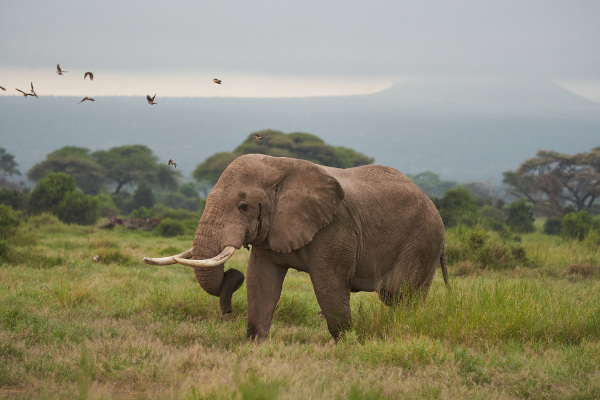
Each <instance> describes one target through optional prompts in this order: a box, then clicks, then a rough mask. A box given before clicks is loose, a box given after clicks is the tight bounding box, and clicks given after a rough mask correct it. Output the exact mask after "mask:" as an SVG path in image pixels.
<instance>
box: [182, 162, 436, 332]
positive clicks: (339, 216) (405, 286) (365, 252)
mask: <svg viewBox="0 0 600 400" xmlns="http://www.w3.org/2000/svg"><path fill="white" fill-rule="evenodd" d="M247 244H250V245H252V252H251V254H250V260H249V262H248V270H247V277H246V282H247V293H248V331H247V338H248V339H249V340H253V339H260V338H265V337H266V336H267V335H268V333H269V328H270V326H271V320H272V318H273V313H274V311H275V306H276V305H277V302H278V300H279V298H280V296H281V288H282V284H283V279H284V278H285V275H286V273H287V270H288V269H289V268H294V269H296V270H299V271H304V272H307V273H308V274H309V275H310V279H311V281H312V284H313V287H314V290H315V294H316V296H317V301H318V302H319V305H320V307H321V310H322V313H323V316H324V317H325V319H326V320H327V327H328V328H329V332H330V333H331V335H332V336H333V337H334V338H335V339H336V340H337V339H338V337H339V335H340V334H341V333H343V332H344V331H345V330H347V329H348V328H349V327H350V325H351V315H350V292H356V291H376V292H377V293H378V294H379V298H380V299H381V301H383V302H384V303H385V304H387V305H392V304H394V303H398V302H399V301H400V300H401V299H402V298H403V297H405V296H407V295H413V294H420V295H422V297H423V298H425V297H426V296H427V292H428V290H429V286H430V285H431V282H432V280H433V276H434V274H435V270H436V267H437V265H438V263H441V265H442V271H443V275H444V280H445V281H446V283H447V270H446V262H445V256H444V225H443V223H442V220H441V218H440V215H439V213H438V212H437V210H436V208H435V206H434V205H433V203H432V202H431V201H430V200H429V198H428V197H427V196H426V195H425V194H424V193H423V192H422V191H421V190H420V189H419V188H418V187H417V186H416V185H415V184H413V183H412V182H411V181H410V180H409V179H408V178H406V177H405V176H404V175H403V174H401V173H400V172H398V171H396V170H394V169H392V168H388V167H384V166H379V165H369V166H363V167H357V168H350V169H337V168H329V167H323V166H319V165H316V164H313V163H311V162H308V161H304V160H297V159H291V158H282V157H281V158H280V157H270V156H265V155H258V154H249V155H244V156H241V157H239V158H237V159H236V160H234V161H233V162H232V163H231V164H230V165H229V166H228V167H227V169H226V170H225V171H224V172H223V174H222V175H221V177H220V179H219V181H218V182H217V184H216V186H215V187H214V189H213V190H212V191H211V192H210V194H209V196H208V199H207V201H206V208H205V209H204V213H203V214H202V217H201V218H200V222H199V225H198V229H197V231H196V236H195V238H194V245H193V252H192V259H206V258H210V257H213V256H215V255H217V254H219V253H220V252H221V250H223V248H225V246H229V245H230V246H234V247H235V248H238V249H239V248H240V247H242V246H243V245H247ZM194 271H195V274H196V277H197V279H198V281H199V282H200V284H201V285H202V287H203V288H204V289H205V290H206V291H207V292H209V293H211V294H213V295H215V296H219V297H221V311H222V312H224V313H226V312H230V311H231V296H232V294H233V292H234V291H235V290H237V289H238V288H239V287H240V286H241V284H242V282H243V280H244V276H243V275H242V274H241V273H240V272H239V271H237V270H235V269H229V270H228V271H227V272H225V274H224V275H223V266H218V267H203V268H197V267H195V268H194Z"/></svg>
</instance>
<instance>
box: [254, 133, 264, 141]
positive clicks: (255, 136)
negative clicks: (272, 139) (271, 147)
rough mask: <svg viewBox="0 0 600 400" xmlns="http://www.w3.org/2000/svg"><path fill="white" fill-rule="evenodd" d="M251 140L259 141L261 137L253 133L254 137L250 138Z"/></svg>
mask: <svg viewBox="0 0 600 400" xmlns="http://www.w3.org/2000/svg"><path fill="white" fill-rule="evenodd" d="M252 138H253V139H256V140H261V139H262V136H260V135H259V134H258V133H255V134H254V136H252Z"/></svg>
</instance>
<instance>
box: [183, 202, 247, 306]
mask: <svg viewBox="0 0 600 400" xmlns="http://www.w3.org/2000/svg"><path fill="white" fill-rule="evenodd" d="M207 211H208V210H205V212H204V213H203V215H202V217H201V219H200V223H199V224H198V228H197V229H196V235H195V237H194V246H193V247H192V257H191V258H192V260H189V261H191V263H185V264H186V265H190V266H192V267H193V268H194V274H195V275H196V280H197V281H198V283H199V284H200V286H201V287H202V289H204V290H205V291H206V292H207V293H208V294H211V295H213V296H217V297H219V298H220V303H221V304H220V305H221V312H222V313H223V314H226V313H230V312H231V310H232V307H231V298H232V296H233V293H234V292H235V291H236V290H238V289H239V288H240V286H242V283H243V282H244V275H243V274H242V273H241V272H240V271H238V270H236V269H233V268H230V269H229V270H227V271H225V268H224V263H225V261H227V260H228V259H229V258H230V257H231V256H232V255H233V252H234V251H235V247H233V246H226V247H225V248H221V247H220V246H221V243H222V242H223V240H222V238H221V235H222V230H223V226H222V225H223V222H222V221H223V218H222V216H219V215H215V214H213V213H211V212H207ZM208 259H210V260H211V261H212V262H207V263H206V264H205V265H206V266H204V265H203V266H198V265H195V264H196V263H195V261H200V260H203V261H208ZM176 261H178V262H180V261H182V262H185V261H186V260H176Z"/></svg>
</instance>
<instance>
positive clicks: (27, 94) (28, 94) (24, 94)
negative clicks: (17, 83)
mask: <svg viewBox="0 0 600 400" xmlns="http://www.w3.org/2000/svg"><path fill="white" fill-rule="evenodd" d="M15 89H17V88H15ZM17 90H18V91H19V92H21V93H23V96H25V98H27V96H33V94H31V93H26V92H24V91H22V90H21V89H17Z"/></svg>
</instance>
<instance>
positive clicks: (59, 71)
mask: <svg viewBox="0 0 600 400" xmlns="http://www.w3.org/2000/svg"><path fill="white" fill-rule="evenodd" d="M66 72H69V71H63V69H62V68H61V67H60V64H56V73H57V75H59V76H62V75H63V74H64V73H66ZM87 77H89V78H90V81H93V80H94V73H93V72H91V71H87V72H85V73H84V74H83V79H84V80H85V79H86V78H87ZM213 82H214V83H216V84H217V85H220V84H221V80H220V79H217V78H214V79H213ZM0 89H1V90H3V91H6V89H5V88H4V87H2V86H0ZM15 89H16V90H17V91H18V92H21V93H22V94H23V96H24V97H25V98H27V96H35V98H36V99H39V97H38V95H37V93H35V89H34V88H33V82H31V91H30V92H29V93H28V92H25V91H23V90H21V89H18V88H15ZM155 98H156V93H154V96H150V95H149V94H148V95H146V100H147V101H148V104H150V105H151V106H153V105H155V104H158V103H155V102H154V99H155ZM84 101H96V100H95V99H93V98H92V97H89V96H85V97H84V98H83V99H81V101H80V102H79V103H78V104H81V103H83V102H84ZM252 137H253V138H254V139H255V140H261V139H262V136H260V135H259V134H258V133H255V134H254V135H253V136H252ZM167 165H169V166H171V165H172V166H174V167H175V168H177V163H176V162H175V161H173V160H171V159H170V160H169V162H168V164H167ZM96 257H98V256H96ZM94 261H97V260H94Z"/></svg>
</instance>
